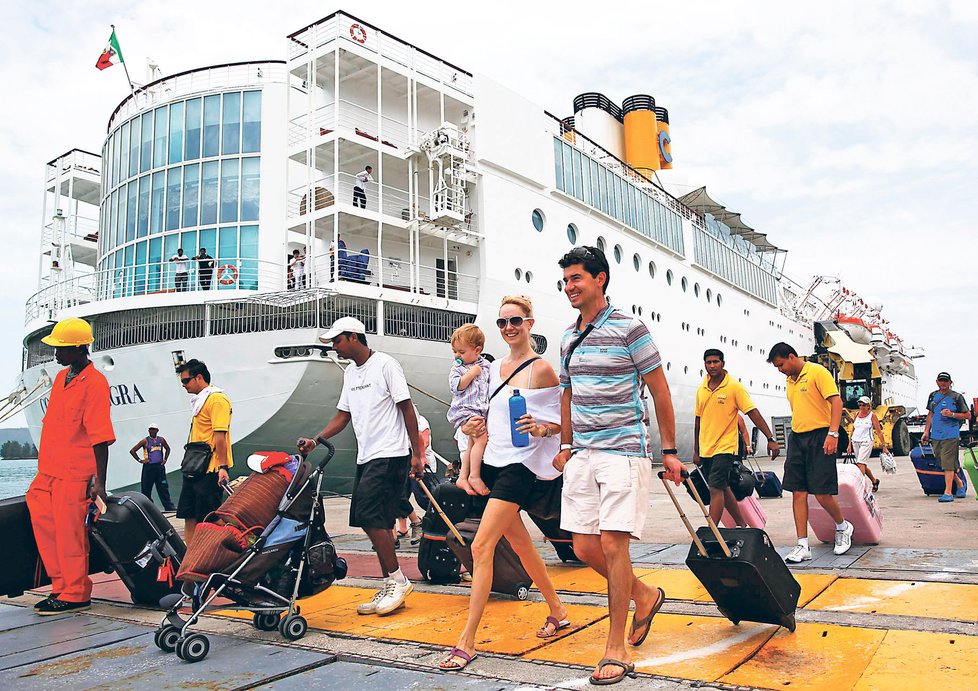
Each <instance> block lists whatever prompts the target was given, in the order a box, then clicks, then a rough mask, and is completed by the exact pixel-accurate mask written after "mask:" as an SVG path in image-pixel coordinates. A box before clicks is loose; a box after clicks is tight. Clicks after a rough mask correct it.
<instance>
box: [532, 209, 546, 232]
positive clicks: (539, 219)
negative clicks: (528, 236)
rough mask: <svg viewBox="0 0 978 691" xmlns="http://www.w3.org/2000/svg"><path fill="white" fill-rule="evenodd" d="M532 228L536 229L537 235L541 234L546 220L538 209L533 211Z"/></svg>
mask: <svg viewBox="0 0 978 691" xmlns="http://www.w3.org/2000/svg"><path fill="white" fill-rule="evenodd" d="M532 218H533V227H534V228H536V229H537V232H538V233H542V232H543V224H544V221H545V220H546V219H544V216H543V212H542V211H540V209H534V210H533V216H532Z"/></svg>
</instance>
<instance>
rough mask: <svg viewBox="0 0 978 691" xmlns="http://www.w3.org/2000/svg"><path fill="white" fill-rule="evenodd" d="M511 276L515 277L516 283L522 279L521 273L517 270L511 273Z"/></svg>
mask: <svg viewBox="0 0 978 691" xmlns="http://www.w3.org/2000/svg"><path fill="white" fill-rule="evenodd" d="M513 275H514V276H516V280H517V281H518V280H520V279H521V278H523V272H522V271H520V270H519V269H516V271H514V272H513Z"/></svg>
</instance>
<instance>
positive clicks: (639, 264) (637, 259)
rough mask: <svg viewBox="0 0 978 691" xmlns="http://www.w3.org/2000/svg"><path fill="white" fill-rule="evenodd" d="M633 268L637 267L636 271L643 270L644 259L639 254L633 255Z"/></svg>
mask: <svg viewBox="0 0 978 691" xmlns="http://www.w3.org/2000/svg"><path fill="white" fill-rule="evenodd" d="M632 266H634V267H635V270H636V271H639V270H640V269H641V268H642V258H641V257H640V256H638V253H635V254H633V255H632Z"/></svg>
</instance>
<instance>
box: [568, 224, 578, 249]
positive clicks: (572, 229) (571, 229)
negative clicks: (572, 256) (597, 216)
mask: <svg viewBox="0 0 978 691" xmlns="http://www.w3.org/2000/svg"><path fill="white" fill-rule="evenodd" d="M567 241H568V242H570V244H572V245H576V244H577V226H575V225H574V224H573V223H569V224H568V225H567Z"/></svg>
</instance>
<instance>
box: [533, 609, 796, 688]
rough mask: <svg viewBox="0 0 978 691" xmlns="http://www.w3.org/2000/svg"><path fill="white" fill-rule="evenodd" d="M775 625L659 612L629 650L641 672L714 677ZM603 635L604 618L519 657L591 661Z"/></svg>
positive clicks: (601, 649)
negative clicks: (640, 642)
mask: <svg viewBox="0 0 978 691" xmlns="http://www.w3.org/2000/svg"><path fill="white" fill-rule="evenodd" d="M629 626H631V620H630V619H629ZM777 629H778V627H776V626H771V625H769V624H752V623H746V622H745V623H743V624H741V625H740V626H734V625H733V624H731V623H730V622H729V621H727V620H726V619H720V618H718V617H698V616H687V615H680V614H662V613H660V614H658V615H656V617H655V621H654V623H653V625H652V630H651V631H650V632H649V637H648V638H647V639H646V640H645V643H644V644H643V645H642V647H640V648H632V649H631V655H632V660H633V661H634V662H635V668H636V670H637V671H639V672H648V673H650V674H663V675H666V676H671V677H681V678H683V679H696V680H700V681H715V680H716V679H718V678H720V677H722V676H723V675H724V674H726V673H727V672H729V671H730V670H731V669H733V668H734V667H736V666H737V665H738V664H740V663H741V662H743V661H744V660H745V659H747V658H748V657H750V656H751V655H752V654H753V653H754V652H755V651H756V650H757V649H758V648H760V647H761V646H763V645H764V643H766V642H767V641H768V640H769V639H770V638H771V636H772V635H774V633H775V631H777ZM607 636H608V620H607V619H604V620H602V621H599V622H598V623H597V624H595V625H594V626H590V627H588V628H586V629H584V630H582V631H578V632H577V633H575V634H573V635H571V636H568V637H566V638H564V639H562V640H559V641H556V642H554V643H550V644H548V645H546V646H544V647H543V648H539V649H537V650H534V651H532V652H530V653H527V654H526V655H524V656H523V658H524V659H526V660H546V661H549V662H563V663H568V664H575V665H586V666H591V665H594V664H595V663H596V662H597V661H598V660H599V659H601V657H602V654H603V652H604V647H605V642H606V639H607Z"/></svg>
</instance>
